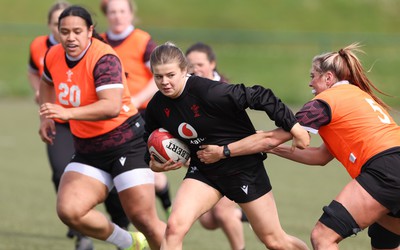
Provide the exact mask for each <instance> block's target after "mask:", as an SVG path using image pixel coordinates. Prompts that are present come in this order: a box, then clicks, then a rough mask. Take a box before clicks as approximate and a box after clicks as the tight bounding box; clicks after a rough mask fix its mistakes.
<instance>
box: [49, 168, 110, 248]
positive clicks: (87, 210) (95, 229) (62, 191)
mask: <svg viewBox="0 0 400 250" xmlns="http://www.w3.org/2000/svg"><path fill="white" fill-rule="evenodd" d="M107 193H108V190H107V187H106V186H105V185H104V184H103V183H101V182H100V181H98V180H96V179H94V178H92V177H89V176H85V175H83V174H80V173H76V172H66V173H64V175H63V177H62V178H61V182H60V186H59V191H58V195H57V213H58V216H59V217H60V219H61V220H62V221H63V222H64V223H65V224H66V225H68V226H69V227H71V228H73V229H75V230H77V231H79V232H80V233H82V234H84V235H87V236H90V237H93V238H96V239H99V240H106V239H107V237H108V236H109V235H110V234H111V233H112V230H113V225H112V224H111V222H110V221H109V220H108V218H107V217H106V216H105V215H104V214H102V213H100V212H99V211H96V210H95V209H94V207H95V206H96V205H97V204H99V203H101V202H103V201H104V199H105V197H106V196H107Z"/></svg>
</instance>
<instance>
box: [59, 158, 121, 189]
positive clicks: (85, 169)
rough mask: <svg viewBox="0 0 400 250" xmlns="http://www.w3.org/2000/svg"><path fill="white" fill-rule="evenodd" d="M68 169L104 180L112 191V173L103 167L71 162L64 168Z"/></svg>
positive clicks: (66, 170)
mask: <svg viewBox="0 0 400 250" xmlns="http://www.w3.org/2000/svg"><path fill="white" fill-rule="evenodd" d="M68 171H73V172H78V173H81V174H83V175H86V176H90V177H92V178H95V179H97V180H99V181H100V182H102V183H103V184H104V185H106V186H107V188H108V191H111V189H112V188H113V187H114V183H113V181H112V177H111V175H110V174H109V173H107V172H105V171H103V170H101V169H98V168H95V167H92V166H89V165H86V164H82V163H78V162H71V163H69V164H68V165H67V167H66V168H65V170H64V172H68Z"/></svg>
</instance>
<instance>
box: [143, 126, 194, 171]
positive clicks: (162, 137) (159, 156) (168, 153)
mask: <svg viewBox="0 0 400 250" xmlns="http://www.w3.org/2000/svg"><path fill="white" fill-rule="evenodd" d="M147 147H148V148H149V152H150V154H152V155H153V156H154V159H155V160H156V161H158V162H160V163H165V162H167V161H169V160H170V159H172V160H173V161H174V162H175V163H177V162H182V163H183V164H185V163H186V162H187V161H188V160H189V158H190V151H189V147H188V146H187V145H186V144H185V143H184V142H182V141H181V140H179V139H177V138H175V137H174V136H173V135H171V134H170V133H169V132H168V131H167V130H165V129H163V128H159V129H156V130H154V131H153V132H152V133H151V134H150V136H149V139H148V141H147Z"/></svg>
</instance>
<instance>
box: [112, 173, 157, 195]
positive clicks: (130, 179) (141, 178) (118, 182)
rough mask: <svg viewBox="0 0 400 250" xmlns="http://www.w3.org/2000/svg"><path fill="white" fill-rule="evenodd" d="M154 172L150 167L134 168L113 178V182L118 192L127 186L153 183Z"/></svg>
mask: <svg viewBox="0 0 400 250" xmlns="http://www.w3.org/2000/svg"><path fill="white" fill-rule="evenodd" d="M153 183H154V172H153V171H151V169H150V168H136V169H132V170H130V171H127V172H123V173H121V174H119V175H117V176H116V177H115V178H114V184H115V187H116V188H117V191H118V192H121V191H123V190H125V189H127V188H131V187H135V186H139V185H142V184H153Z"/></svg>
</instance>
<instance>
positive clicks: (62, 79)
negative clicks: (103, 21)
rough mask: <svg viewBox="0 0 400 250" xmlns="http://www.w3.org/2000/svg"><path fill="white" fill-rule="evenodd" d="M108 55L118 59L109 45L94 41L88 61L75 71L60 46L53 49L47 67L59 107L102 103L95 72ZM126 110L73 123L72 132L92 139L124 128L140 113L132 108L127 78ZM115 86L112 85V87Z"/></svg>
mask: <svg viewBox="0 0 400 250" xmlns="http://www.w3.org/2000/svg"><path fill="white" fill-rule="evenodd" d="M107 54H112V55H116V53H115V51H114V50H113V49H112V48H111V47H110V46H109V45H107V44H105V43H103V42H101V41H99V40H97V39H92V44H91V45H90V47H89V49H88V50H87V51H86V54H85V55H84V57H83V58H82V59H81V60H80V61H79V63H78V64H77V65H75V66H74V67H73V68H69V67H68V65H67V63H66V60H65V51H64V49H63V47H62V46H61V45H60V44H58V45H54V46H53V47H51V48H50V49H49V52H48V53H47V56H46V59H45V60H46V62H45V63H46V66H47V68H48V70H49V72H50V74H51V76H52V79H53V83H54V89H55V91H56V103H57V104H60V105H62V106H63V107H66V108H72V107H80V106H86V105H89V104H91V103H94V102H96V101H98V97H97V94H96V87H95V82H94V77H93V71H94V68H95V66H96V63H97V62H98V61H99V59H100V58H101V57H103V56H104V55H107ZM122 84H123V86H124V92H123V98H122V109H121V112H120V114H119V116H118V117H115V118H112V119H109V120H100V121H78V120H70V121H69V123H70V126H71V132H72V134H74V135H75V136H77V137H80V138H90V137H95V136H98V135H102V134H105V133H107V132H109V131H111V130H113V129H114V128H116V127H118V126H119V125H121V124H122V123H123V122H124V121H125V120H126V119H128V118H129V117H131V116H132V115H134V114H136V113H137V112H138V111H137V109H136V108H135V107H134V106H133V105H132V103H131V99H130V93H129V90H128V88H127V84H126V79H125V76H124V75H123V83H122ZM108 86H112V85H108Z"/></svg>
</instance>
